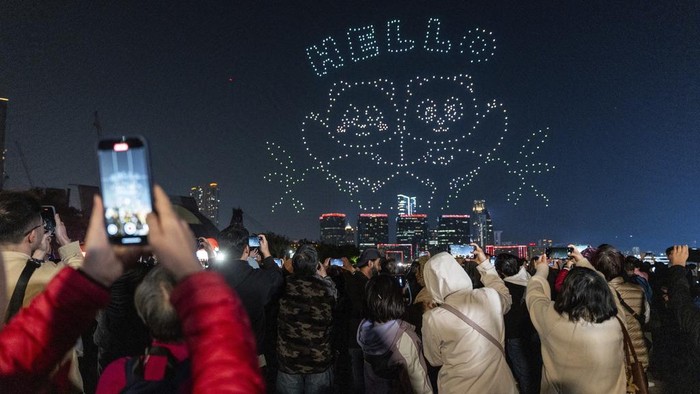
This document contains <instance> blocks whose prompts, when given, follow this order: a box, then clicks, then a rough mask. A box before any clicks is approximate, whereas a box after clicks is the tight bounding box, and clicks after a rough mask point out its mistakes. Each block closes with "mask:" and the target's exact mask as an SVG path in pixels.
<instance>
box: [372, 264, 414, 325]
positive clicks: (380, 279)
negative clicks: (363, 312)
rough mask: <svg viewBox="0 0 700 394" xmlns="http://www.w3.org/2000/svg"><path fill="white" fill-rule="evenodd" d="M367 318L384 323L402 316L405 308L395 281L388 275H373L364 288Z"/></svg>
mask: <svg viewBox="0 0 700 394" xmlns="http://www.w3.org/2000/svg"><path fill="white" fill-rule="evenodd" d="M365 292H366V294H367V295H366V297H367V298H366V301H367V317H368V318H369V319H370V320H372V321H374V322H377V323H385V322H388V321H390V320H395V319H398V318H400V317H401V316H403V313H404V311H405V310H406V306H405V304H404V301H403V295H402V294H401V288H399V285H398V283H396V280H395V279H394V278H393V277H391V276H389V275H375V276H373V277H372V278H371V279H370V280H369V282H367V287H365Z"/></svg>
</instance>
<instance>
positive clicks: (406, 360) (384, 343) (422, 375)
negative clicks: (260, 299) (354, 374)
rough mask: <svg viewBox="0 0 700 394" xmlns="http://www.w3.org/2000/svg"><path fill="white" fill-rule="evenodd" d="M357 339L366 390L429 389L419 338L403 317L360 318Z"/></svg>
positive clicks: (404, 390)
mask: <svg viewBox="0 0 700 394" xmlns="http://www.w3.org/2000/svg"><path fill="white" fill-rule="evenodd" d="M357 343H358V344H359V345H360V347H361V348H362V353H363V355H364V359H365V367H364V375H365V387H366V392H367V393H410V392H413V393H421V394H429V393H432V392H433V390H432V387H431V386H430V380H429V379H428V368H427V366H426V365H425V361H424V360H423V352H422V351H421V342H420V339H419V338H418V336H417V335H416V333H415V331H414V329H413V326H412V325H410V324H408V323H406V322H405V321H403V320H391V321H388V322H386V323H375V322H373V321H371V320H363V321H362V322H361V323H360V327H359V328H358V330H357Z"/></svg>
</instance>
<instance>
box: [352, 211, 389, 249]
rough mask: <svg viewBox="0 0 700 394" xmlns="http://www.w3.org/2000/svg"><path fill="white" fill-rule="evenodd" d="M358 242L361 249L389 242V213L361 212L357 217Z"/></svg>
mask: <svg viewBox="0 0 700 394" xmlns="http://www.w3.org/2000/svg"><path fill="white" fill-rule="evenodd" d="M357 243H358V246H359V247H360V249H365V248H368V247H371V246H375V245H376V244H378V243H384V244H385V243H389V215H387V214H386V213H361V214H360V217H359V218H358V219H357Z"/></svg>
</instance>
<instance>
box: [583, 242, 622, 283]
mask: <svg viewBox="0 0 700 394" xmlns="http://www.w3.org/2000/svg"><path fill="white" fill-rule="evenodd" d="M624 260H625V257H624V256H623V255H622V253H620V252H619V251H618V250H617V249H615V247H614V246H612V245H608V244H603V245H600V246H599V247H598V249H597V250H596V251H595V253H593V257H591V264H593V266H594V267H595V269H597V270H598V271H600V272H601V273H602V274H603V275H604V276H605V280H607V281H610V280H612V279H613V278H616V277H618V276H620V275H622V268H623V266H624Z"/></svg>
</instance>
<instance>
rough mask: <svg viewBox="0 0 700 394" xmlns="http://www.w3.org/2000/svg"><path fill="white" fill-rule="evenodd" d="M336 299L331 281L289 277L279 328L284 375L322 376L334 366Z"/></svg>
mask: <svg viewBox="0 0 700 394" xmlns="http://www.w3.org/2000/svg"><path fill="white" fill-rule="evenodd" d="M336 297H337V292H336V289H335V285H334V284H333V281H331V280H330V278H325V279H324V278H321V277H320V276H316V275H314V276H297V275H290V276H288V277H287V284H286V287H285V290H284V294H283V295H282V298H281V299H280V309H279V315H278V329H277V339H278V340H277V354H278V357H279V368H280V370H281V371H282V372H285V373H290V374H311V373H320V372H323V371H325V370H326V369H328V367H330V366H331V365H332V364H333V350H332V348H331V326H332V324H333V307H334V306H335V302H336Z"/></svg>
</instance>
